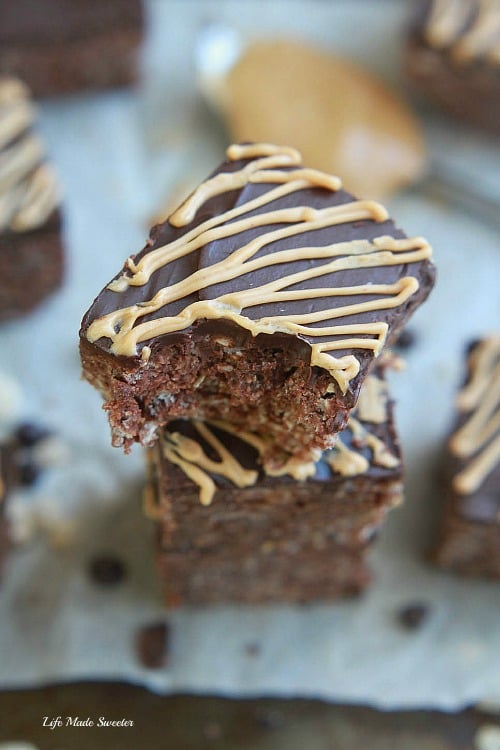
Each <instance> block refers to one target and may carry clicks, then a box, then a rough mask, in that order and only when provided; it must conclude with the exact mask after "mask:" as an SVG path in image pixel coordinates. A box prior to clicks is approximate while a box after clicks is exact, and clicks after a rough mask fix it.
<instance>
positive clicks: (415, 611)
mask: <svg viewBox="0 0 500 750" xmlns="http://www.w3.org/2000/svg"><path fill="white" fill-rule="evenodd" d="M429 613H430V606H429V605H428V604H421V603H416V604H409V605H408V606H406V607H402V608H401V609H400V610H399V612H398V614H397V619H398V622H399V624H400V625H401V627H403V628H405V629H406V630H417V629H418V628H420V627H422V625H423V624H424V622H425V620H426V619H427V618H428V616H429Z"/></svg>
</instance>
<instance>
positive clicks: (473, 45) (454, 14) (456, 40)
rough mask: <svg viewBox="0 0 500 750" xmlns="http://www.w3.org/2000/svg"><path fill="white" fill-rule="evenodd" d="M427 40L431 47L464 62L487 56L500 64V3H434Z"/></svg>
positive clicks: (468, 0)
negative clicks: (444, 50)
mask: <svg viewBox="0 0 500 750" xmlns="http://www.w3.org/2000/svg"><path fill="white" fill-rule="evenodd" d="M426 40H427V42H428V43H429V45H430V46H431V47H436V48H438V49H443V48H449V50H450V53H451V55H452V57H453V58H454V59H455V60H457V61H458V62H461V63H469V62H472V61H474V60H476V59H477V58H479V57H484V58H485V59H487V60H488V61H489V62H492V63H494V64H500V2H499V0H434V3H433V5H432V9H431V14H430V18H429V21H428V23H427V27H426Z"/></svg>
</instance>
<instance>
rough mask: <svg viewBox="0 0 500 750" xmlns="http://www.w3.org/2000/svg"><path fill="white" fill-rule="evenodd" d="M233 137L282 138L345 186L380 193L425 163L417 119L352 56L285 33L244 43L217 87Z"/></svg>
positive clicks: (362, 192)
mask: <svg viewBox="0 0 500 750" xmlns="http://www.w3.org/2000/svg"><path fill="white" fill-rule="evenodd" d="M216 104H218V106H219V108H220V111H221V114H222V116H223V118H224V120H225V123H226V127H227V129H228V131H229V134H230V137H231V139H232V140H233V141H248V140H252V141H269V142H271V143H289V144H290V145H292V146H294V147H295V148H297V149H298V150H299V151H300V152H301V153H302V155H303V158H304V162H305V163H306V164H308V165H309V166H311V167H313V168H316V169H320V170H324V171H325V172H333V173H334V174H340V175H342V180H343V182H344V184H345V187H346V189H347V190H349V191H351V192H353V193H356V194H357V195H360V196H371V197H374V198H377V199H379V200H380V199H386V198H387V197H388V196H390V195H392V194H393V193H395V192H396V191H397V190H399V189H400V188H402V187H404V186H405V185H408V184H409V183H412V182H414V181H415V180H417V179H418V178H419V177H420V176H421V175H422V174H423V172H424V169H425V161H426V154H425V147H424V142H423V137H422V132H421V128H420V125H419V123H418V121H417V120H416V118H415V117H414V116H413V114H412V113H411V111H410V110H409V108H408V107H407V106H406V105H405V104H404V103H403V101H402V100H401V99H400V98H398V96H396V94H394V93H393V92H392V91H391V90H390V89H389V88H388V87H387V86H386V85H385V84H384V83H382V82H381V81H380V80H378V79H377V78H375V77H374V76H373V75H372V74H371V73H369V72H368V71H366V70H364V69H363V68H362V67H360V66H358V65H356V64H355V63H353V62H350V61H348V60H345V59H342V58H340V57H336V56H334V55H331V54H328V53H326V52H322V51H319V50H316V49H313V48H311V47H310V46H308V45H306V44H304V43H301V42H298V41H294V40H291V39H275V40H268V41H259V42H255V43H253V44H250V45H249V46H248V47H247V48H246V50H245V51H244V52H243V53H242V56H241V57H240V59H239V60H238V61H237V62H236V64H235V65H234V66H233V67H232V68H231V69H230V71H229V73H228V74H227V75H226V77H225V79H223V80H222V81H221V82H220V85H218V87H217V102H216Z"/></svg>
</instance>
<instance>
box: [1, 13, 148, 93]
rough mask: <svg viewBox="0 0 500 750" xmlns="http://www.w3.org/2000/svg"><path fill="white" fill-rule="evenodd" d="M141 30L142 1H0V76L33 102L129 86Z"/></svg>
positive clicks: (135, 65)
mask: <svg viewBox="0 0 500 750" xmlns="http://www.w3.org/2000/svg"><path fill="white" fill-rule="evenodd" d="M143 25H144V20H143V12H142V5H141V0H106V2H102V0H16V2H8V0H2V2H0V73H3V74H7V75H12V76H16V77H19V78H21V79H22V80H23V81H25V82H26V83H27V84H28V86H29V87H30V89H31V91H32V92H33V94H34V96H36V97H44V96H59V95H61V94H68V93H73V92H78V91H83V90H88V89H107V88H110V87H115V86H126V85H129V84H130V83H132V82H133V81H134V80H135V77H136V67H137V61H136V58H137V52H138V47H139V44H140V42H141V38H142V31H143Z"/></svg>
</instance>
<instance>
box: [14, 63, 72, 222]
mask: <svg viewBox="0 0 500 750" xmlns="http://www.w3.org/2000/svg"><path fill="white" fill-rule="evenodd" d="M34 118H35V112H34V108H33V105H32V104H31V102H30V98H29V92H28V89H27V88H26V86H25V85H24V84H23V83H21V81H18V80H17V79H15V78H8V77H0V231H5V230H10V231H12V232H27V231H29V230H30V229H35V228H36V227H39V226H41V225H42V224H44V223H45V222H46V220H47V219H48V217H49V216H50V214H51V213H52V212H53V211H54V209H55V208H56V207H57V204H58V202H59V191H58V185H57V180H56V177H55V174H54V172H53V170H52V168H51V167H50V166H49V165H48V164H46V163H45V162H44V151H43V146H42V143H41V141H40V139H39V137H38V136H37V135H35V134H34V133H33V132H32V130H31V127H32V125H33V122H34Z"/></svg>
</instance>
